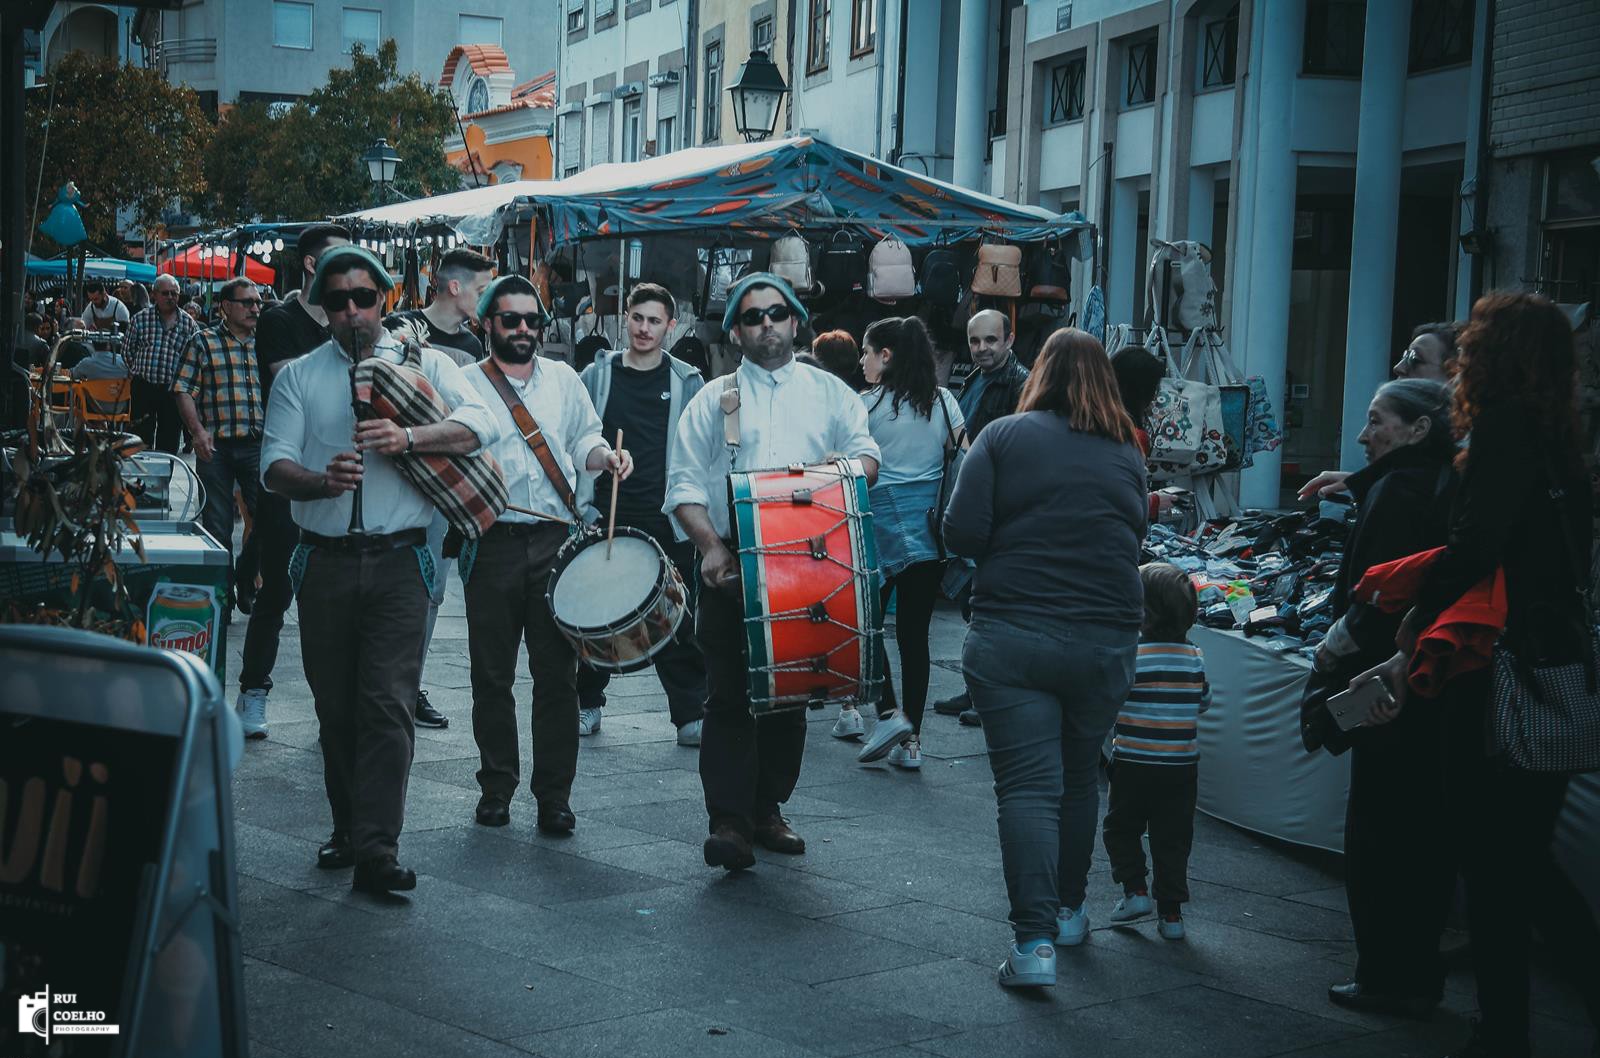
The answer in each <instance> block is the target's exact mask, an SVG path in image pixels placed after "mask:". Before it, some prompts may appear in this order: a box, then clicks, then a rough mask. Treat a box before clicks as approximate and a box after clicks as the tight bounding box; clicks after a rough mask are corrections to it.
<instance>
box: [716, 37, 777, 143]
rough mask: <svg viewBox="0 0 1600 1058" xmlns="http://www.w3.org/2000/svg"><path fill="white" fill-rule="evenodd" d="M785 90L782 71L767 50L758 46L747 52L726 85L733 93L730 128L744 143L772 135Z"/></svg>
mask: <svg viewBox="0 0 1600 1058" xmlns="http://www.w3.org/2000/svg"><path fill="white" fill-rule="evenodd" d="M788 92H789V86H788V85H787V84H785V83H784V81H783V74H782V73H780V72H778V66H777V64H776V63H774V62H773V61H772V60H771V59H769V58H767V53H766V52H764V51H762V50H760V49H757V50H755V51H753V52H751V53H750V58H748V59H746V60H745V62H744V65H743V66H741V67H739V76H738V77H736V78H734V81H733V83H732V84H730V85H729V86H728V94H729V95H731V96H733V127H734V128H736V129H738V130H739V132H740V133H741V134H742V135H743V136H744V138H745V142H746V143H756V142H759V141H761V140H764V139H766V138H767V137H768V136H771V135H772V130H773V129H774V128H775V127H776V126H777V124H778V105H779V104H780V103H782V102H783V97H784V96H785V95H787V94H788Z"/></svg>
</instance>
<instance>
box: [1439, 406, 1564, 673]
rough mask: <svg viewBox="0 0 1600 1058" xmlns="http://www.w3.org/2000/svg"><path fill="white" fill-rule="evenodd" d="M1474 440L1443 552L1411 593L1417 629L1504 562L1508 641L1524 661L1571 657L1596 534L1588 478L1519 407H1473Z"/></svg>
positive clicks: (1451, 514) (1451, 513) (1554, 659)
mask: <svg viewBox="0 0 1600 1058" xmlns="http://www.w3.org/2000/svg"><path fill="white" fill-rule="evenodd" d="M1470 445H1471V447H1470V451H1469V453H1468V460H1467V465H1466V468H1465V470H1464V471H1463V473H1462V475H1461V485H1460V488H1459V489H1458V490H1457V491H1456V497H1455V504H1454V505H1453V506H1452V508H1451V511H1450V535H1449V540H1448V543H1447V546H1446V549H1445V553H1444V555H1443V556H1442V557H1441V558H1440V559H1439V561H1438V562H1437V563H1436V564H1435V565H1434V566H1433V568H1432V569H1430V570H1429V571H1428V575H1427V577H1426V578H1425V579H1424V580H1423V584H1422V589H1421V592H1420V595H1419V597H1418V600H1417V617H1418V620H1419V624H1418V626H1417V627H1419V628H1422V627H1426V626H1427V625H1428V624H1429V623H1431V622H1432V621H1433V619H1434V618H1436V617H1437V616H1438V615H1439V614H1440V613H1442V612H1443V611H1444V610H1445V609H1446V608H1447V607H1448V606H1450V604H1452V603H1454V602H1455V601H1456V600H1457V599H1459V598H1461V596H1463V595H1465V594H1466V593H1467V592H1468V591H1470V590H1471V589H1472V588H1473V587H1474V586H1475V585H1476V584H1477V583H1478V582H1479V581H1481V580H1483V578H1485V577H1487V576H1489V575H1490V574H1491V573H1493V572H1494V571H1495V569H1496V568H1501V567H1503V568H1504V569H1505V571H1506V604H1507V614H1506V640H1507V643H1508V644H1509V645H1510V646H1511V647H1512V649H1513V650H1515V651H1516V652H1517V654H1518V656H1520V657H1524V658H1525V659H1527V660H1529V661H1532V660H1536V659H1540V658H1544V659H1549V660H1553V661H1571V660H1575V659H1576V658H1577V657H1579V656H1581V654H1582V651H1583V649H1584V644H1583V636H1582V629H1583V627H1584V624H1585V621H1584V620H1583V617H1582V607H1581V604H1580V597H1579V595H1578V594H1577V591H1576V589H1578V588H1580V587H1582V586H1585V585H1587V584H1588V583H1589V550H1590V546H1591V542H1592V539H1593V536H1594V527H1593V523H1592V520H1591V518H1592V515H1591V508H1592V506H1593V499H1592V496H1591V494H1590V485H1589V480H1588V476H1587V474H1586V473H1585V472H1584V471H1583V468H1582V464H1581V462H1579V460H1578V459H1577V457H1576V453H1553V452H1550V451H1549V450H1548V449H1547V448H1545V447H1544V446H1543V444H1542V442H1541V440H1540V438H1539V436H1538V434H1537V433H1536V432H1535V429H1534V425H1533V424H1532V423H1530V422H1528V421H1527V420H1526V419H1525V418H1524V417H1523V416H1522V415H1521V414H1520V413H1518V412H1515V411H1511V410H1495V411H1490V412H1486V413H1484V414H1481V415H1479V416H1478V418H1477V419H1476V420H1475V421H1474V422H1473V424H1472V439H1471V442H1470ZM1553 489H1561V490H1564V492H1565V497H1564V499H1562V500H1560V501H1558V500H1557V499H1556V498H1555V497H1554V496H1552V494H1551V493H1552V491H1553Z"/></svg>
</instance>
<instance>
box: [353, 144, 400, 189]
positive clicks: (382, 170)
mask: <svg viewBox="0 0 1600 1058" xmlns="http://www.w3.org/2000/svg"><path fill="white" fill-rule="evenodd" d="M361 160H362V161H363V162H366V163H367V175H369V176H370V177H372V182H373V184H375V185H376V186H377V188H378V204H379V205H382V204H383V201H384V193H385V191H386V190H387V189H388V187H389V184H390V183H391V182H392V181H393V180H394V171H395V167H396V166H398V165H399V164H400V155H398V154H397V153H395V149H394V148H393V147H391V146H389V141H388V140H387V139H381V140H379V141H378V142H376V143H374V144H373V145H372V146H371V147H368V148H367V149H366V150H364V151H362V152H361Z"/></svg>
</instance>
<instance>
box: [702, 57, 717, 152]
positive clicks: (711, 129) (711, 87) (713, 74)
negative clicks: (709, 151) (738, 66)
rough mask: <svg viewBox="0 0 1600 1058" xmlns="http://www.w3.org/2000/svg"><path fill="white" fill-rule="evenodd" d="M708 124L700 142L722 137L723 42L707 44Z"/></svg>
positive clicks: (706, 107)
mask: <svg viewBox="0 0 1600 1058" xmlns="http://www.w3.org/2000/svg"><path fill="white" fill-rule="evenodd" d="M705 99H706V103H705V112H706V124H705V129H704V130H703V131H702V132H701V134H700V142H702V143H714V142H715V141H717V140H719V139H721V138H722V42H721V41H720V40H717V41H712V42H711V43H710V44H707V45H706V96H705Z"/></svg>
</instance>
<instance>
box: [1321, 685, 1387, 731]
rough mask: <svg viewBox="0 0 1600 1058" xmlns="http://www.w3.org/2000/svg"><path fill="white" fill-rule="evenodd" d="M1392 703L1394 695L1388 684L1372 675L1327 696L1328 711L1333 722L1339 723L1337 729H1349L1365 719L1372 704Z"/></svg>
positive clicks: (1359, 724) (1360, 723) (1352, 728)
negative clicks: (1347, 688)
mask: <svg viewBox="0 0 1600 1058" xmlns="http://www.w3.org/2000/svg"><path fill="white" fill-rule="evenodd" d="M1393 704H1394V695H1393V694H1391V693H1390V691H1389V688H1388V686H1387V685H1386V684H1385V683H1384V682H1383V680H1382V679H1380V678H1379V677H1377V676H1374V677H1372V678H1371V679H1369V680H1366V681H1365V682H1363V683H1360V684H1357V685H1356V686H1354V687H1352V688H1350V689H1349V690H1347V691H1341V692H1340V693H1338V694H1336V695H1334V696H1333V697H1331V698H1329V699H1328V712H1330V713H1332V714H1333V722H1334V723H1336V724H1338V725H1339V730H1341V731H1351V730H1354V729H1355V728H1358V727H1360V726H1361V725H1362V723H1364V722H1365V721H1366V719H1367V716H1368V715H1369V714H1370V713H1371V712H1372V707H1373V706H1374V705H1393Z"/></svg>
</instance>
